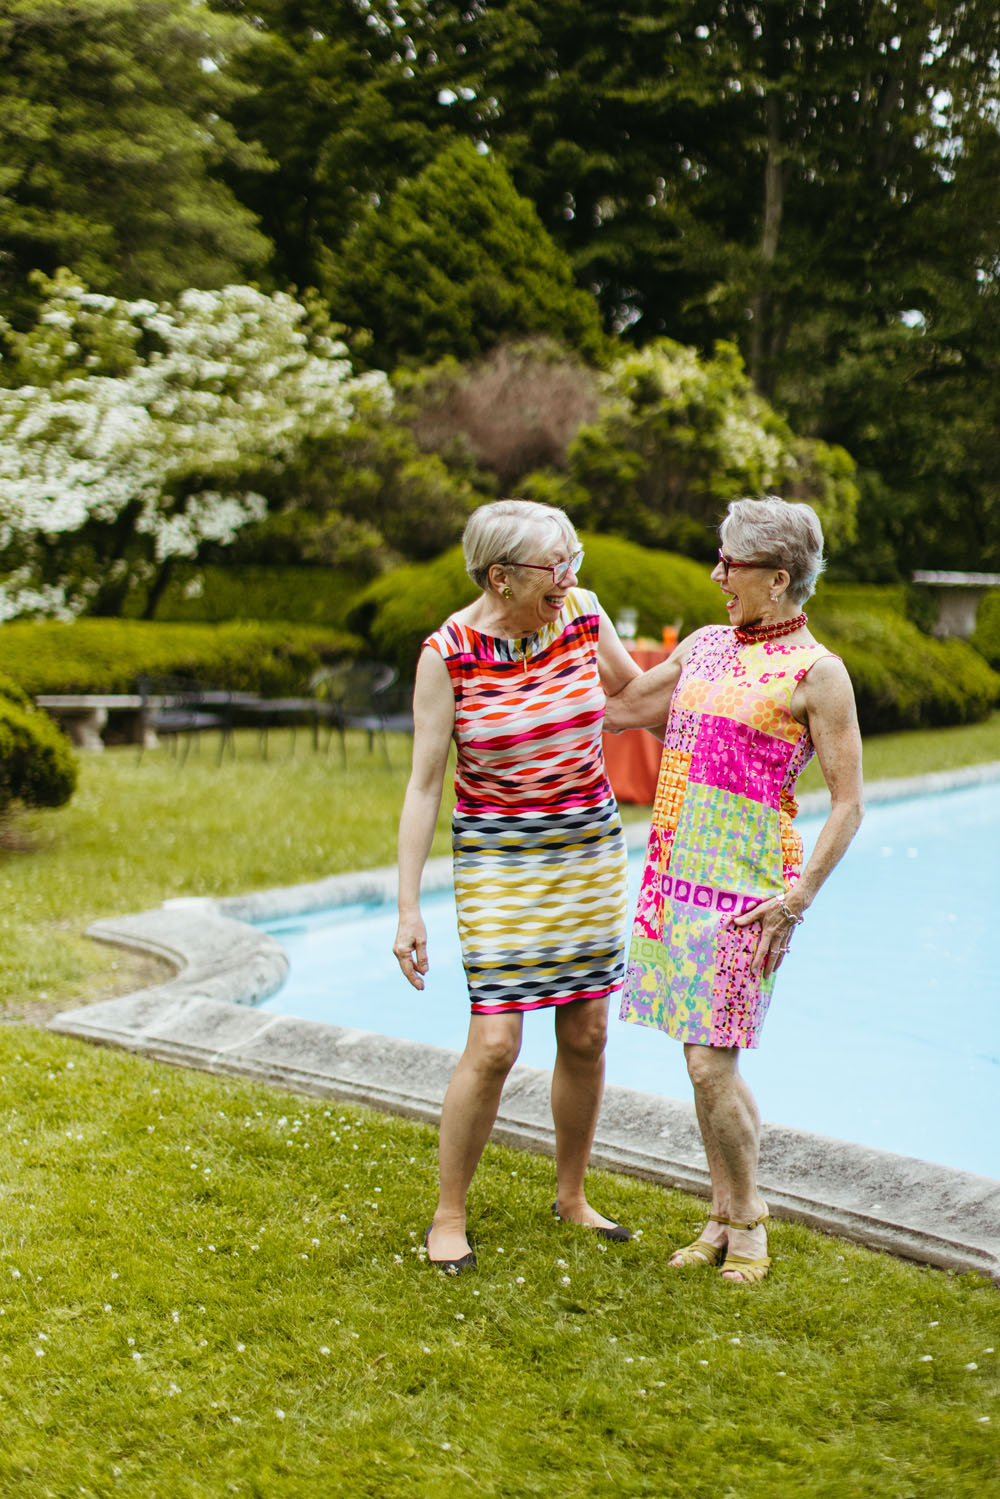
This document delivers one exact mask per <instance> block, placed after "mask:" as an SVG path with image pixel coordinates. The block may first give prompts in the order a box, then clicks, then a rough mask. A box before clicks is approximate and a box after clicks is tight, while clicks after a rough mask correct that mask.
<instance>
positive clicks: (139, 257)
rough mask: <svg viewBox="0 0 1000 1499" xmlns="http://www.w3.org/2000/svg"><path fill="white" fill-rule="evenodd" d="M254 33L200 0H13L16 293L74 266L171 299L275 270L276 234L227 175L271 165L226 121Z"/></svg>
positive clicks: (5, 23) (7, 55) (5, 181)
mask: <svg viewBox="0 0 1000 1499" xmlns="http://www.w3.org/2000/svg"><path fill="white" fill-rule="evenodd" d="M252 41H253V32H252V31H251V29H250V28H249V26H247V25H246V24H245V23H243V22H242V21H239V20H237V19H235V18H231V17H225V16H220V15H217V14H214V13H213V12H212V11H210V10H208V9H207V8H206V7H205V6H204V5H201V4H198V3H197V0H70V3H68V4H57V3H55V0H0V294H2V295H4V296H5V298H6V300H7V302H8V305H10V299H11V298H12V297H13V298H15V299H16V302H17V305H19V306H22V305H23V302H24V298H25V288H26V278H27V275H28V272H29V271H31V270H34V269H41V270H43V271H46V272H48V273H50V274H51V273H52V272H54V271H55V270H56V269H57V267H59V266H63V265H71V266H72V267H73V268H74V270H75V271H76V272H77V274H79V275H80V276H82V277H83V279H84V280H85V281H86V282H87V283H88V284H89V285H91V286H92V287H94V288H95V289H97V290H100V291H108V292H114V293H116V294H118V295H123V296H153V297H164V296H171V295H173V294H175V293H176V292H178V291H180V290H181V289H182V288H184V287H186V286H218V285H221V284H222V283H223V282H225V281H227V280H232V279H234V278H235V279H239V278H240V277H241V276H242V275H243V274H244V273H245V272H246V271H247V270H252V269H255V268H257V267H260V266H261V265H262V264H263V263H264V261H265V259H266V257H267V254H268V250H269V246H268V243H267V241H266V240H265V238H264V237H263V235H262V234H261V233H260V232H259V230H258V229H257V227H256V225H255V221H254V218H253V216H252V215H251V213H250V212H248V210H247V209H246V208H245V207H243V206H242V205H241V204H240V203H239V202H237V200H236V198H235V197H234V195H233V193H232V192H231V190H230V189H229V188H228V187H227V186H225V185H224V183H223V182H222V181H221V180H220V176H219V173H220V170H221V168H222V167H223V166H224V165H226V164H238V165H240V166H242V167H244V168H249V167H251V166H256V167H258V168H261V167H263V166H264V165H265V159H264V157H263V153H262V152H261V151H260V150H259V149H256V148H254V147H252V146H248V145H245V144H244V143H243V142H241V141H240V140H239V138H238V137H237V135H236V134H235V132H234V130H233V128H232V126H231V125H230V124H229V123H228V122H227V120H226V119H225V112H226V110H227V109H229V108H231V107H233V105H234V102H235V99H236V97H237V96H238V94H239V85H238V84H237V83H236V81H235V79H234V76H233V71H232V66H231V62H232V59H234V58H236V57H238V56H239V55H240V54H241V53H242V52H243V51H245V49H246V48H247V46H248V45H250V44H251V43H252Z"/></svg>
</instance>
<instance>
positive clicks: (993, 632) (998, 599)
mask: <svg viewBox="0 0 1000 1499" xmlns="http://www.w3.org/2000/svg"><path fill="white" fill-rule="evenodd" d="M969 644H970V645H972V646H975V648H976V650H977V651H978V652H979V654H980V655H981V656H984V657H985V658H986V660H987V661H988V662H989V663H990V665H991V666H993V667H995V668H996V669H997V670H998V671H1000V588H994V589H991V590H990V592H989V593H988V594H987V595H986V597H985V598H984V599H982V600H981V602H980V605H979V609H978V611H977V613H976V628H975V632H974V634H973V636H972V639H971V640H970V641H969Z"/></svg>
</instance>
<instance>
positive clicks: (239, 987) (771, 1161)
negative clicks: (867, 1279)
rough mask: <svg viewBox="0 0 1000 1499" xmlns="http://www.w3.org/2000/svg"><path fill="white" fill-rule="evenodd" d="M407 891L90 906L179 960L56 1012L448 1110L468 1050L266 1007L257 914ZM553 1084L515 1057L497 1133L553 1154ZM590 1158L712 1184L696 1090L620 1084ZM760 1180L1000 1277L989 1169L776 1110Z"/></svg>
mask: <svg viewBox="0 0 1000 1499" xmlns="http://www.w3.org/2000/svg"><path fill="white" fill-rule="evenodd" d="M995 780H1000V761H998V762H991V763H990V764H987V765H978V766H969V767H967V768H965V769H963V770H958V771H952V772H939V773H936V774H934V775H931V776H917V777H912V778H907V779H905V780H898V781H883V782H874V783H869V784H868V785H867V786H866V787H865V798H866V801H867V802H868V803H869V804H871V803H875V802H882V801H889V800H898V799H900V798H902V797H906V796H912V795H915V794H918V793H921V792H929V791H943V790H950V789H953V788H957V787H961V786H971V785H980V784H985V783H987V782H991V781H995ZM826 805H828V799H827V795H826V793H825V792H817V793H810V794H809V795H808V796H803V797H802V798H801V799H800V807H801V810H802V811H803V812H804V813H808V812H813V811H822V810H823V808H824V806H826ZM626 836H627V838H628V841H629V843H630V845H632V846H637V845H641V844H642V843H643V842H644V841H645V836H646V827H645V824H643V823H631V824H628V825H627V826H626ZM450 883H451V861H450V859H447V858H445V859H435V860H432V861H430V862H429V863H428V866H427V870H426V873H425V877H424V889H425V891H429V890H431V889H441V888H445V887H447V886H448V885H449V884H450ZM394 895H395V869H394V868H391V869H377V870H368V871H365V872H362V873H359V874H350V875H336V876H333V877H331V878H330V879H326V880H318V881H315V882H313V883H311V884H306V885H298V886H288V887H284V888H281V889H277V890H266V891H258V892H256V893H254V894H249V895H240V896H231V897H227V898H223V899H218V900H212V899H207V898H206V899H199V898H192V899H183V900H172V901H166V902H164V904H163V906H161V907H159V908H158V909H155V910H151V911H143V912H139V913H138V914H134V915H127V916H119V917H110V918H108V919H107V920H103V921H98V922H95V923H94V925H93V926H91V927H90V928H89V934H90V935H91V936H92V937H94V938H96V939H97V940H98V941H102V942H110V943H114V944H116V945H118V946H123V947H130V948H136V949H138V950H140V951H142V952H146V953H153V954H155V955H156V956H159V957H162V958H165V959H166V960H167V961H168V962H170V963H172V964H173V965H174V966H175V967H176V968H177V970H178V971H177V973H176V975H175V976H174V977H173V978H171V979H169V980H167V981H166V982H165V983H163V984H158V985H155V986H154V987H152V988H148V989H142V990H139V991H138V992H137V993H135V994H129V995H124V996H121V997H119V998H116V999H109V1000H104V1001H102V1002H100V1003H98V1004H92V1005H86V1006H83V1007H81V1008H79V1009H76V1010H69V1011H65V1012H64V1013H62V1014H60V1015H57V1016H56V1017H55V1018H54V1019H53V1020H52V1021H51V1022H50V1028H51V1029H53V1030H55V1031H58V1032H60V1033H61V1034H63V1035H69V1036H76V1037H78V1038H80V1039H83V1040H88V1041H96V1042H101V1043H104V1044H107V1045H113V1046H119V1047H123V1048H125V1049H126V1050H129V1051H134V1052H137V1053H141V1054H142V1055H145V1056H149V1057H152V1058H155V1059H156V1060H158V1061H163V1062H169V1063H173V1064H175V1065H180V1066H187V1067H198V1068H201V1069H203V1070H206V1071H208V1072H214V1073H220V1074H228V1075H238V1076H243V1077H250V1078H253V1079H256V1080H258V1081H262V1082H268V1083H272V1084H275V1085H278V1086H281V1087H285V1088H289V1089H291V1090H293V1091H297V1092H305V1093H311V1094H315V1095H318V1096H320V1097H329V1098H337V1099H343V1100H345V1101H349V1102H352V1103H358V1104H364V1105H366V1106H368V1107H370V1108H374V1109H379V1110H382V1111H384V1112H388V1113H394V1114H402V1115H405V1116H407V1117H409V1118H412V1119H419V1120H424V1121H426V1122H429V1123H436V1122H437V1119H438V1116H439V1112H440V1106H441V1100H442V1098H443V1096H444V1091H445V1088H446V1087H447V1084H448V1080H449V1078H450V1076H451V1072H452V1069H453V1068H454V1065H455V1062H456V1060H457V1053H456V1052H454V1051H450V1050H447V1049H445V1048H443V1047H437V1046H427V1045H424V1044H422V1043H419V1042H412V1041H399V1040H396V1039H394V1038H392V1037H388V1036H381V1035H377V1034H375V1033H373V1032H370V1031H361V1030H348V1029H344V1028H343V1027H340V1026H333V1025H325V1024H323V1023H321V1022H318V1021H312V1020H302V1019H298V1018H296V1017H295V1016H290V1015H274V1014H262V1013H261V1012H260V1011H258V1010H255V1009H254V1008H253V1006H254V1005H256V1004H258V1003H259V1002H260V1001H261V1000H263V999H266V998H267V997H268V996H269V995H271V994H273V993H274V992H275V991H276V990H277V989H278V988H280V986H281V984H282V983H283V982H284V979H285V976H286V974H287V971H288V960H287V958H286V957H285V954H284V951H283V949H282V948H281V945H280V944H279V943H278V942H277V941H276V940H275V939H274V938H273V937H270V936H268V935H267V934H266V933H264V932H261V931H258V930H256V929H255V928H254V927H252V926H249V925H247V923H248V922H250V921H262V920H269V919H274V918H279V917H282V916H291V915H297V914H302V913H304V912H306V911H313V910H319V909H322V908H323V907H325V906H330V905H347V904H354V903H374V902H382V901H385V900H391V899H393V898H394ZM548 1090H549V1073H548V1072H547V1071H544V1070H541V1069H538V1068H533V1067H523V1066H520V1065H518V1066H515V1068H514V1069H513V1071H512V1073H511V1075H510V1078H509V1079H508V1082H507V1085H506V1087H505V1089H504V1093H503V1098H502V1101H501V1106H500V1113H499V1116H498V1118H497V1124H496V1127H495V1129H494V1134H493V1138H494V1139H496V1140H499V1141H501V1142H503V1143H504V1144H508V1145H513V1146H517V1147H519V1148H522V1149H527V1150H534V1151H540V1152H544V1153H547V1154H550V1155H551V1154H552V1153H553V1145H554V1142H553V1132H552V1121H551V1115H550V1112H549V1091H548ZM592 1160H593V1164H594V1165H595V1166H600V1167H603V1168H606V1169H608V1170H612V1171H620V1172H624V1173H627V1174H629V1175H633V1176H638V1177H642V1178H644V1179H645V1180H648V1181H654V1182H659V1183H661V1184H663V1185H665V1186H671V1187H679V1188H682V1189H684V1190H687V1191H691V1192H694V1193H696V1194H698V1195H701V1196H706V1195H708V1173H707V1170H706V1168H705V1160H704V1153H703V1151H702V1148H701V1141H700V1137H699V1135H698V1129H697V1124H696V1121H695V1116H694V1109H693V1108H692V1106H691V1104H690V1103H688V1102H686V1101H680V1100H677V1099H672V1098H665V1097H661V1096H660V1095H658V1094H652V1093H642V1092H638V1091H637V1090H634V1089H631V1088H622V1087H617V1086H609V1087H608V1089H607V1093H606V1095H605V1100H604V1104H603V1107H602V1110H601V1117H600V1121H599V1123H598V1130H597V1138H596V1140H595V1143H594V1151H593V1156H592ZM760 1182H761V1188H762V1191H763V1192H764V1194H765V1195H766V1197H767V1200H768V1203H769V1204H770V1207H771V1211H772V1213H773V1214H774V1216H775V1217H790V1218H795V1219H796V1220H797V1221H798V1222H801V1223H805V1224H807V1225H808V1226H809V1227H812V1228H817V1229H821V1230H823V1231H824V1232H826V1233H831V1234H836V1235H840V1236H842V1237H844V1238H848V1239H853V1240H856V1241H858V1242H860V1243H863V1244H866V1245H867V1246H868V1247H870V1248H873V1249H880V1250H887V1251H890V1252H892V1253H894V1254H899V1255H904V1256H906V1257H908V1258H911V1259H915V1260H919V1261H922V1262H923V1263H926V1264H931V1265H937V1266H940V1267H942V1268H944V1269H949V1270H954V1271H977V1272H979V1273H981V1274H984V1275H987V1276H989V1277H991V1278H992V1280H993V1281H994V1282H995V1283H996V1284H998V1285H1000V1181H996V1180H994V1179H992V1178H991V1177H985V1176H977V1175H974V1174H972V1173H970V1172H963V1171H956V1170H953V1169H951V1168H950V1167H946V1166H937V1165H932V1164H929V1163H928V1162H926V1161H920V1160H917V1159H915V1158H913V1157H909V1156H900V1155H894V1154H892V1153H890V1152H888V1151H882V1150H875V1149H872V1148H870V1147H868V1146H863V1145H854V1144H852V1143H850V1142H848V1141H844V1140H834V1139H829V1138H827V1137H825V1136H822V1135H816V1134H811V1133H810V1132H808V1131H806V1130H798V1129H791V1128H789V1127H787V1126H784V1125H779V1124H771V1123H765V1125H764V1129H763V1138H762V1145H761V1163H760Z"/></svg>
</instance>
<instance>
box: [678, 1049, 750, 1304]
mask: <svg viewBox="0 0 1000 1499" xmlns="http://www.w3.org/2000/svg"><path fill="white" fill-rule="evenodd" d="M684 1053H685V1057H686V1060H687V1065H688V1075H689V1076H690V1078H691V1082H692V1084H693V1085H694V1100H695V1110H696V1112H697V1115H698V1124H699V1127H700V1129H701V1136H702V1142H703V1144H704V1146H705V1154H706V1156H707V1158H708V1169H709V1174H710V1176H711V1179H712V1211H713V1213H718V1214H719V1215H720V1216H722V1217H726V1218H729V1219H731V1220H733V1221H734V1222H737V1223H750V1222H752V1221H753V1219H754V1218H756V1217H758V1216H759V1214H760V1194H759V1193H758V1191H757V1162H758V1157H759V1153H760V1115H759V1113H758V1111H757V1105H756V1103H755V1102H754V1098H753V1094H752V1093H751V1092H750V1089H749V1088H748V1087H747V1085H746V1081H745V1080H744V1078H743V1077H742V1075H741V1074H740V1071H739V1050H738V1048H736V1047H716V1046H686V1047H685V1048H684ZM703 1237H704V1238H706V1239H707V1240H708V1241H709V1243H722V1242H723V1241H725V1242H726V1244H727V1246H728V1248H729V1249H730V1250H732V1252H733V1253H734V1254H743V1255H749V1256H753V1257H755V1256H758V1255H762V1254H764V1253H765V1251H766V1248H767V1230H766V1229H765V1228H764V1227H763V1226H761V1227H760V1228H755V1229H753V1230H751V1231H750V1232H749V1233H747V1232H746V1231H744V1230H741V1229H734V1228H726V1227H725V1226H724V1225H721V1224H717V1223H709V1224H708V1225H707V1228H706V1229H705V1231H704V1234H703ZM723 1274H725V1271H723ZM733 1278H734V1279H738V1278H740V1277H739V1274H738V1272H734V1275H733Z"/></svg>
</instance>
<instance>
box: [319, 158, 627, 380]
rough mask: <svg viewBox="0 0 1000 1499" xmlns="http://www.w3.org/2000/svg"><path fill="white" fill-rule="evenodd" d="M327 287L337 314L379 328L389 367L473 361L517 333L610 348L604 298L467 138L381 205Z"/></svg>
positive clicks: (595, 352) (375, 347)
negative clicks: (598, 299) (586, 286)
mask: <svg viewBox="0 0 1000 1499" xmlns="http://www.w3.org/2000/svg"><path fill="white" fill-rule="evenodd" d="M323 290H324V292H325V293H326V295H327V296H328V297H329V299H330V302H331V305H332V306H333V309H334V311H335V314H336V316H337V317H339V318H341V319H343V320H344V321H345V322H346V323H348V324H349V325H353V326H354V327H358V326H361V327H363V328H365V329H367V330H369V331H370V334H371V342H370V345H369V346H368V348H367V349H366V357H367V358H368V359H369V360H370V361H371V362H372V363H373V364H376V365H379V366H381V367H383V368H387V367H389V366H391V365H393V364H395V363H397V362H399V361H410V362H417V363H431V362H432V361H434V360H435V359H438V358H440V357H442V356H443V355H446V354H452V355H455V356H456V357H458V358H465V359H467V358H471V357H474V356H476V355H477V354H479V353H480V352H481V351H482V350H484V349H488V348H492V347H493V345H495V344H497V343H499V342H500V341H501V340H502V339H505V338H509V337H511V336H512V335H517V334H530V333H548V334H552V335H555V336H558V337H561V338H562V339H563V340H564V341H565V342H566V343H567V344H568V345H569V346H570V347H572V348H575V349H577V350H579V351H580V352H581V353H583V354H585V355H588V356H590V357H591V358H596V357H599V356H600V355H601V354H602V353H603V352H604V339H603V335H602V333H601V327H600V321H599V318H598V314H597V308H596V306H595V304H594V301H593V298H592V297H591V296H590V295H589V294H588V293H587V292H583V291H580V290H579V289H578V288H577V287H576V286H575V285H574V282H573V274H572V270H571V268H570V264H569V261H568V259H567V258H566V256H565V254H564V253H563V252H562V251H561V250H559V249H558V248H557V246H556V245H555V244H554V242H553V241H552V239H551V237H550V236H549V235H548V234H547V233H546V232H545V230H544V228H543V227H542V224H541V222H540V220H539V218H538V215H537V213H536V212H535V210H534V208H533V207H532V205H531V204H530V203H529V202H528V201H527V199H525V198H522V197H520V196H519V195H518V193H517V192H516V191H515V189H514V187H513V184H512V183H511V181H510V178H509V176H508V175H507V172H506V171H505V169H504V167H503V165H502V163H501V162H499V161H497V160H495V159H494V158H492V157H490V156H484V155H481V154H480V153H478V152H477V151H476V149H475V147H474V146H472V145H471V144H470V143H469V142H467V141H456V142H455V143H454V144H453V145H451V146H448V147H446V148H445V150H443V151H442V152H441V154H440V155H439V156H437V157H435V159H434V161H433V162H431V163H430V165H429V166H427V167H425V168H424V170H423V171H422V172H421V173H420V174H419V175H418V176H417V177H415V178H414V179H413V181H412V182H407V183H405V184H404V185H402V186H400V187H398V188H397V189H396V191H395V192H394V193H393V194H392V196H391V197H390V199H389V201H388V203H387V204H386V205H385V206H384V207H374V206H373V207H371V208H370V209H368V210H367V212H366V213H365V215H364V217H363V218H362V219H361V220H360V222H359V224H358V226H357V228H356V229H355V231H354V233H353V234H352V235H351V237H350V238H349V239H348V240H347V242H346V243H345V245H344V247H343V249H342V250H341V251H340V253H339V254H338V255H336V256H331V257H330V260H329V265H328V269H327V274H326V276H325V278H324V283H323Z"/></svg>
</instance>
